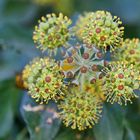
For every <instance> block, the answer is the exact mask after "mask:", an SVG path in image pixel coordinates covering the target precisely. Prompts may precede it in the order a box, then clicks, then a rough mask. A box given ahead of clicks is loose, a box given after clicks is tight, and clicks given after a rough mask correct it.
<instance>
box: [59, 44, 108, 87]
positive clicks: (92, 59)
mask: <svg viewBox="0 0 140 140" xmlns="http://www.w3.org/2000/svg"><path fill="white" fill-rule="evenodd" d="M103 58H104V53H102V52H101V51H100V50H98V49H96V48H95V47H94V46H90V47H89V46H87V45H85V44H82V45H78V46H76V47H71V48H69V49H68V50H67V51H66V54H65V59H64V60H62V61H61V63H60V66H61V68H62V70H63V72H64V75H65V77H66V78H69V79H70V81H71V82H72V83H74V84H76V85H80V86H81V87H82V86H83V85H84V84H85V81H86V82H87V81H88V82H89V83H92V84H94V83H95V82H96V80H97V79H100V78H101V76H102V75H101V73H102V72H101V69H102V68H103V67H104V66H105V65H107V62H106V61H105V60H103Z"/></svg>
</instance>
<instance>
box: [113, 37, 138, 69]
mask: <svg viewBox="0 0 140 140" xmlns="http://www.w3.org/2000/svg"><path fill="white" fill-rule="evenodd" d="M113 57H114V58H116V59H119V60H120V61H128V62H129V63H132V64H135V65H136V66H137V68H139V67H140V40H139V39H137V38H133V39H125V40H124V42H123V43H122V47H121V48H120V49H118V50H117V53H115V54H114V56H113ZM139 70H140V68H139Z"/></svg>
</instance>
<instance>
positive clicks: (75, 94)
mask: <svg viewBox="0 0 140 140" xmlns="http://www.w3.org/2000/svg"><path fill="white" fill-rule="evenodd" d="M94 86H95V85H91V84H89V85H88V84H86V85H85V88H84V90H81V89H80V88H79V86H72V87H70V88H69V90H68V91H67V94H66V97H65V98H64V100H63V101H62V102H61V103H60V105H59V109H60V110H61V112H60V117H61V119H62V120H63V122H64V124H65V125H66V126H67V127H68V126H71V128H72V129H79V130H84V129H87V128H92V126H93V125H94V124H95V123H97V122H98V121H99V118H100V117H101V114H100V113H101V112H102V100H101V99H100V98H99V96H96V95H97V94H98V93H95V91H97V90H95V88H96V87H94Z"/></svg>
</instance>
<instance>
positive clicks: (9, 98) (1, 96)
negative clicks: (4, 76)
mask: <svg viewBox="0 0 140 140" xmlns="http://www.w3.org/2000/svg"><path fill="white" fill-rule="evenodd" d="M13 83H14V80H13V79H11V80H6V81H3V82H0V138H2V137H5V136H6V135H7V134H8V133H9V132H10V131H11V129H12V127H13V123H14V122H13V121H14V120H13V118H14V115H15V113H16V111H17V108H16V107H17V104H18V101H19V97H20V94H19V90H18V89H17V88H16V87H15V86H14V84H13Z"/></svg>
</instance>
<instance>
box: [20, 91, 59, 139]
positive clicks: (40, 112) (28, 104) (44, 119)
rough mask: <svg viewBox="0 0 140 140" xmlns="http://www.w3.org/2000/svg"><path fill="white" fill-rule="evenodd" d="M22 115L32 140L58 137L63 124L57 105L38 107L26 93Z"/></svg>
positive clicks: (50, 104)
mask: <svg viewBox="0 0 140 140" xmlns="http://www.w3.org/2000/svg"><path fill="white" fill-rule="evenodd" d="M21 113H22V116H23V119H24V121H25V122H26V125H27V127H28V131H29V133H30V138H31V140H52V139H53V138H54V137H55V136H56V134H57V132H58V130H59V127H60V124H61V121H60V119H58V116H57V115H58V114H57V108H56V104H54V103H49V104H48V105H38V104H36V103H35V102H34V101H33V100H32V99H31V98H30V97H29V96H28V95H27V93H25V96H24V98H23V101H22V106H21Z"/></svg>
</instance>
